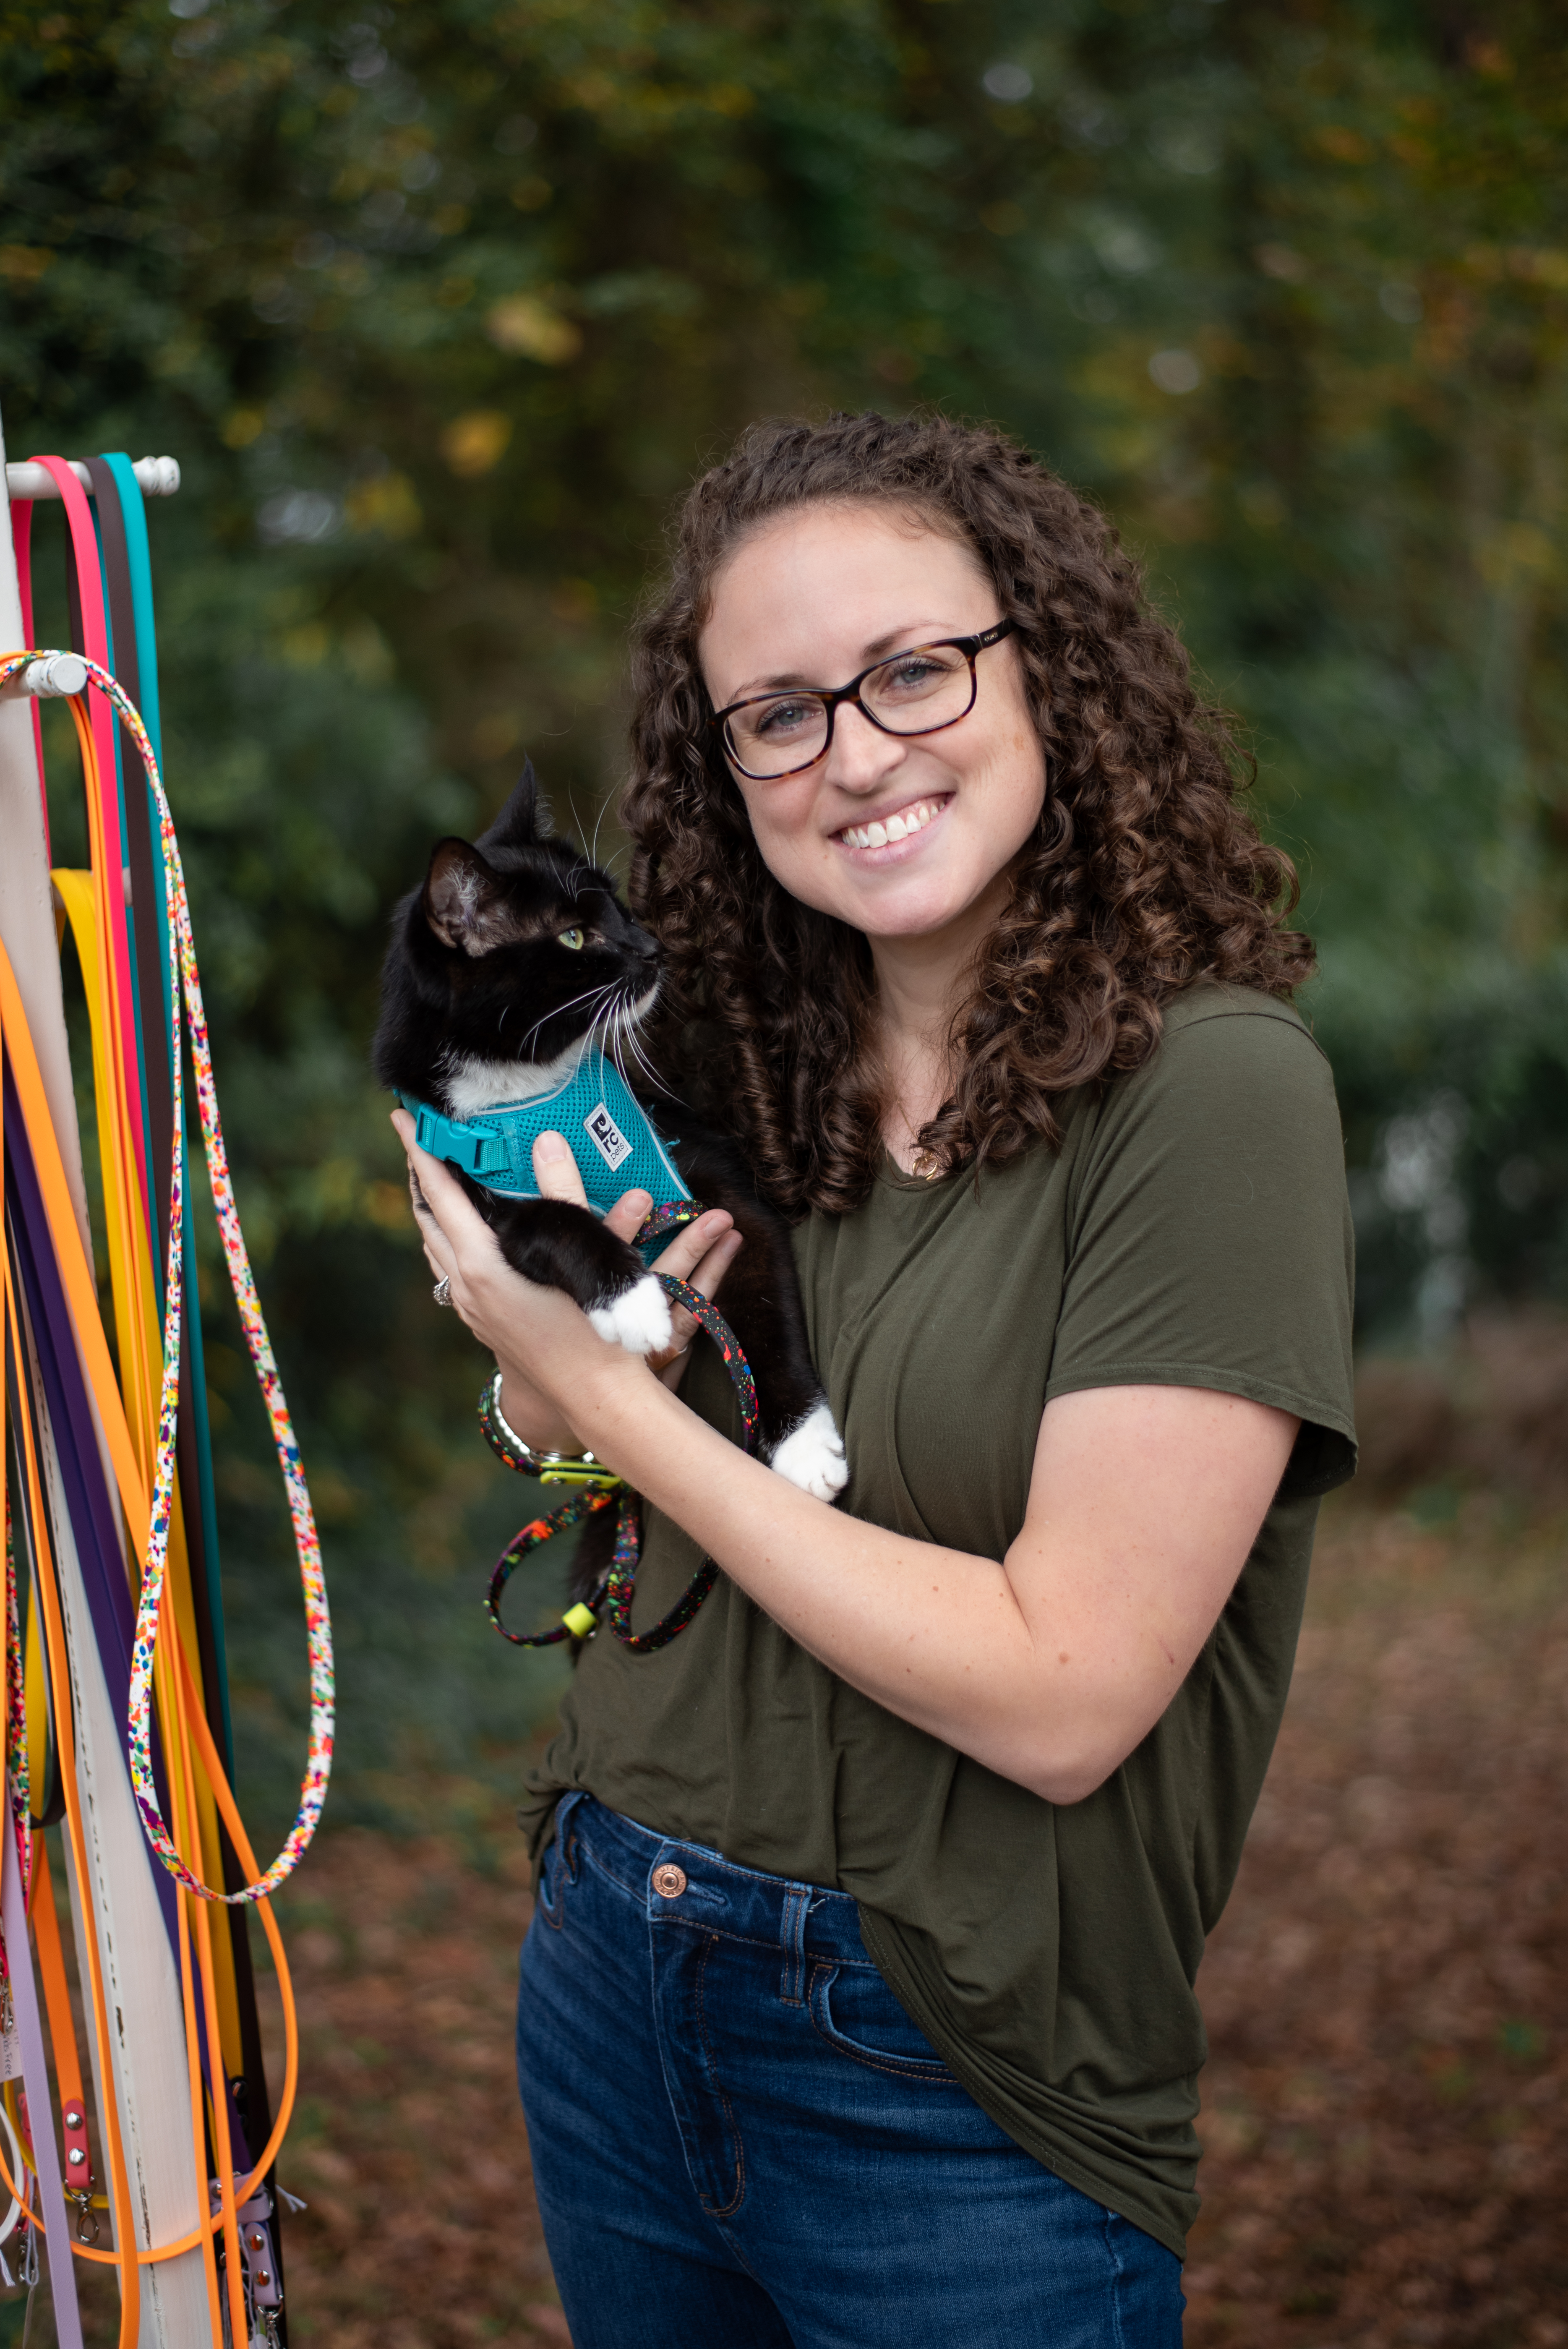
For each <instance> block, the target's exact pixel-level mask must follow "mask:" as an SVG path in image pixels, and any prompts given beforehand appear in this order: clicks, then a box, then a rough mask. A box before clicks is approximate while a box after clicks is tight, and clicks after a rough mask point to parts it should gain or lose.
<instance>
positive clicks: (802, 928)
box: [622, 413, 1313, 1215]
mask: <svg viewBox="0 0 1568 2349" xmlns="http://www.w3.org/2000/svg"><path fill="white" fill-rule="evenodd" d="M845 502H875V503H881V504H883V505H891V506H894V507H897V508H899V509H901V510H903V512H908V513H911V514H913V516H915V517H917V518H918V519H920V520H921V521H923V522H924V523H927V524H929V525H930V526H931V527H933V528H934V529H937V530H940V531H942V532H944V533H946V534H948V535H949V536H953V537H955V538H957V539H959V540H960V541H961V542H963V543H965V544H966V545H967V546H968V547H969V548H970V549H972V551H973V553H974V554H975V557H976V558H977V560H978V563H979V564H980V567H981V568H982V570H983V571H985V573H986V574H988V576H989V577H990V578H991V579H992V580H993V581H994V582H995V590H996V595H997V599H998V601H999V604H1000V606H1001V609H1002V612H1003V614H1004V615H1005V616H1006V617H1007V618H1008V619H1010V620H1011V621H1012V622H1013V623H1014V626H1015V628H1016V641H1017V644H1018V647H1019V651H1020V653H1021V656H1022V660H1023V667H1024V674H1025V678H1026V689H1027V691H1028V695H1029V698H1030V701H1031V704H1032V706H1033V709H1034V715H1035V721H1036V724H1037V727H1038V729H1039V734H1040V740H1041V742H1042V743H1043V745H1044V747H1045V752H1046V760H1047V778H1048V781H1047V792H1046V800H1045V804H1044V807H1043V808H1042V810H1041V812H1040V818H1039V822H1038V823H1037V827H1036V829H1035V831H1034V833H1033V834H1032V835H1031V837H1030V838H1029V840H1028V841H1027V842H1026V843H1025V845H1024V847H1023V848H1022V850H1021V851H1020V852H1019V854H1018V855H1017V857H1016V862H1015V864H1014V868H1013V875H1012V882H1013V886H1012V895H1011V898H1010V900H1009V901H1008V902H1007V904H1006V906H1005V908H1004V910H1003V912H1002V913H1001V914H1000V916H999V917H998V919H997V921H996V924H995V928H994V929H993V931H992V932H991V934H990V936H989V937H988V938H987V939H986V941H985V945H984V947H982V949H981V950H980V952H979V954H978V955H977V957H976V959H975V969H974V977H973V982H972V984H971V987H970V988H969V992H968V996H967V999H966V1000H965V1002H964V1003H963V1004H962V1006H961V1007H960V1008H959V1009H958V1010H957V1011H956V1013H955V1015H954V1020H953V1024H952V1029H951V1052H952V1065H953V1070H954V1081H953V1090H952V1092H951V1094H950V1095H949V1097H948V1098H947V1100H945V1101H944V1102H943V1104H942V1106H941V1108H940V1109H939V1110H938V1111H937V1113H936V1115H935V1116H934V1118H933V1119H932V1120H931V1121H930V1123H929V1124H927V1125H926V1126H925V1127H924V1128H923V1131H922V1133H920V1135H919V1137H918V1141H919V1147H920V1149H921V1150H922V1152H923V1153H924V1154H925V1155H926V1157H927V1159H928V1161H930V1162H934V1164H936V1165H937V1166H939V1167H941V1168H943V1169H945V1170H948V1171H952V1170H954V1169H956V1168H958V1167H960V1166H965V1165H973V1166H975V1168H976V1169H978V1167H980V1166H981V1165H983V1164H985V1163H987V1162H989V1163H990V1164H993V1165H1001V1164H1006V1162H1007V1161H1008V1160H1009V1159H1013V1158H1016V1157H1017V1156H1018V1154H1020V1152H1022V1151H1025V1150H1026V1149H1028V1148H1029V1146H1030V1145H1031V1143H1036V1142H1044V1143H1047V1144H1054V1143H1057V1141H1059V1139H1060V1134H1061V1123H1060V1118H1059V1113H1058V1112H1059V1108H1060V1104H1061V1102H1062V1100H1063V1097H1064V1095H1066V1094H1067V1093H1068V1092H1071V1090H1072V1089H1073V1088H1074V1087H1076V1086H1080V1085H1084V1084H1091V1083H1094V1082H1096V1081H1102V1080H1104V1079H1105V1078H1107V1077H1109V1075H1111V1074H1112V1073H1113V1072H1116V1071H1123V1070H1129V1069H1135V1068H1137V1067H1139V1066H1140V1064H1141V1063H1142V1062H1143V1061H1146V1060H1147V1059H1148V1058H1149V1056H1150V1053H1151V1052H1152V1051H1153V1050H1154V1049H1155V1046H1156V1045H1157V1043H1158V1042H1159V1040H1160V1035H1161V1006H1162V1005H1163V1004H1165V1003H1167V1002H1169V1001H1170V999H1171V997H1172V996H1173V995H1174V994H1176V992H1177V991H1178V989H1180V988H1184V987H1190V986H1191V984H1192V983H1193V981H1194V980H1196V979H1200V978H1207V979H1217V980H1226V981H1232V982H1235V983H1237V984H1240V985H1242V986H1246V987H1254V988H1263V989H1265V990H1266V991H1267V992H1269V993H1271V994H1275V995H1284V994H1287V993H1288V992H1289V990H1290V989H1291V988H1293V987H1295V986H1296V985H1298V984H1299V983H1300V982H1301V981H1302V980H1303V979H1305V978H1306V977H1307V976H1308V974H1309V973H1310V971H1311V969H1312V968H1313V951H1312V944H1311V941H1310V939H1308V938H1306V937H1305V936H1303V935H1302V934H1301V933H1300V932H1299V931H1295V930H1289V929H1286V928H1284V927H1283V926H1282V924H1283V921H1284V917H1285V916H1288V915H1289V914H1290V913H1291V912H1292V911H1293V910H1294V908H1295V903H1296V898H1297V895H1298V894H1299V893H1298V889H1297V885H1296V878H1295V869H1294V867H1293V866H1292V864H1291V862H1290V860H1289V858H1288V857H1286V856H1284V854H1282V853H1281V852H1280V851H1279V850H1278V849H1276V848H1273V847H1270V846H1269V845H1268V844H1267V843H1265V842H1264V840H1263V839H1261V838H1260V836H1259V833H1258V831H1257V828H1256V825H1255V824H1254V823H1253V820H1252V817H1251V815H1250V813H1249V812H1247V810H1246V808H1245V807H1244V805H1243V792H1245V791H1246V790H1247V789H1248V788H1249V787H1250V785H1251V783H1252V781H1253V773H1254V770H1253V761H1251V759H1250V758H1249V757H1247V756H1245V755H1244V754H1243V752H1242V750H1240V749H1239V747H1238V745H1237V741H1236V739H1235V734H1234V731H1233V720H1232V719H1230V718H1229V717H1228V716H1227V714H1226V713H1225V712H1224V711H1223V710H1222V709H1215V708H1213V707H1211V706H1209V705H1207V704H1206V703H1204V702H1202V701H1201V700H1200V699H1199V698H1198V695H1197V694H1196V693H1195V691H1194V690H1193V687H1192V682H1191V665H1190V663H1189V660H1188V657H1187V654H1186V652H1185V650H1184V649H1183V647H1182V646H1181V642H1180V640H1179V639H1178V637H1177V636H1176V635H1175V633H1174V632H1173V630H1172V629H1171V628H1170V627H1169V626H1166V624H1165V622H1164V621H1163V620H1161V619H1160V618H1159V617H1158V616H1156V615H1155V614H1154V613H1153V612H1152V611H1150V608H1149V605H1148V604H1147V602H1146V600H1145V596H1144V592H1143V582H1142V577H1141V574H1140V570H1139V567H1138V565H1137V564H1136V563H1134V562H1133V560H1132V559H1131V557H1130V555H1129V554H1127V553H1126V552H1125V551H1124V549H1123V548H1122V546H1121V543H1120V541H1119V537H1118V534H1117V533H1116V531H1115V530H1114V529H1113V528H1112V526H1111V525H1110V523H1108V522H1107V520H1106V518H1105V516H1104V515H1103V514H1101V513H1100V512H1098V511H1097V509H1096V508H1095V507H1093V506H1092V505H1090V504H1088V502H1086V501H1085V500H1084V499H1083V498H1081V497H1079V496H1078V493H1077V492H1075V491H1073V490H1071V489H1069V488H1068V485H1067V483H1066V482H1065V481H1060V480H1058V479H1057V476H1056V475H1055V474H1053V473H1051V472H1050V471H1047V468H1046V467H1045V466H1044V465H1042V464H1040V463H1038V462H1037V460H1035V459H1034V458H1033V457H1031V456H1030V455H1029V453H1028V451H1027V450H1025V449H1023V448H1020V447H1019V446H1018V445H1017V443H1016V442H1015V441H1012V440H1008V439H1006V437H1005V436H1004V435H1003V434H1001V433H999V432H995V431H993V430H989V429H984V428H975V427H968V426H964V425H960V424H955V423H953V422H950V421H949V420H948V419H945V418H944V417H941V416H923V417H910V418H904V419H887V418H885V417H882V416H878V415H875V414H872V413H868V414H864V415H860V416H849V415H836V416H832V417H830V418H829V419H827V421H826V422H825V423H821V424H808V423H796V422H788V423H769V424H758V425H754V426H753V427H752V428H751V429H749V430H748V432H747V433H746V434H745V435H744V436H743V438H742V439H741V440H740V442H739V443H738V447H737V448H736V450H735V451H734V453H733V454H732V455H731V456H730V457H729V458H728V459H727V460H726V462H725V463H723V464H722V465H717V466H715V467H714V468H713V469H712V470H711V471H708V472H707V473H705V474H704V475H703V476H702V478H701V480H700V481H697V483H696V486H695V487H694V488H693V489H692V491H691V492H690V493H689V494H688V496H687V497H686V502H685V503H684V505H683V506H682V508H681V510H680V514H679V519H678V525H677V530H676V540H675V545H674V550H673V560H672V564H671V570H670V575H669V578H668V580H667V582H666V584H665V587H664V589H663V591H662V592H661V593H660V594H659V595H658V596H657V597H656V599H655V601H654V602H653V604H652V605H650V606H649V608H648V609H647V610H646V611H645V614H644V616H643V617H642V619H641V621H640V624H639V626H638V629H637V632H636V639H635V645H634V655H633V684H634V715H633V720H632V771H631V776H630V780H629V781H628V783H627V785H626V789H625V792H624V796H623V800H622V820H623V822H624V824H625V827H626V830H627V832H628V833H629V835H630V837H631V840H632V843H633V862H632V871H631V888H630V895H631V899H632V904H633V905H634V909H635V910H636V912H637V913H638V914H639V916H641V917H642V918H643V919H644V920H645V922H646V923H647V924H648V926H649V927H650V928H651V929H652V930H653V931H654V933H655V936H657V938H658V939H659V941H660V944H661V946H662V947H663V949H664V955H665V985H664V988H663V991H662V995H661V1004H660V1012H659V1028H658V1032H657V1037H656V1042H657V1046H658V1049H659V1051H660V1055H661V1057H662V1059H663V1061H664V1062H665V1066H666V1067H667V1068H669V1069H671V1070H672V1071H675V1072H676V1074H677V1075H678V1078H679V1081H681V1083H682V1085H683V1087H684V1088H685V1089H686V1091H687V1092H690V1093H692V1094H694V1095H695V1096H696V1099H697V1100H698V1101H699V1102H701V1103H702V1105H703V1106H704V1107H705V1108H707V1110H708V1111H709V1112H710V1113H712V1114H715V1115H716V1116H717V1117H719V1118H720V1119H721V1120H722V1122H723V1123H726V1124H727V1126H728V1127H729V1128H730V1129H731V1130H732V1131H733V1132H735V1133H738V1136H739V1138H740V1140H741V1141H742V1143H744V1145H745V1147H746V1150H747V1153H748V1157H749V1159H750V1161H751V1163H752V1164H753V1166H754V1168H755V1170H756V1173H757V1175H758V1181H759V1182H760V1184H761V1185H762V1187H763V1188H764V1189H765V1191H766V1192H767V1193H768V1195H769V1196H770V1197H771V1198H772V1199H774V1200H775V1201H776V1202H777V1204H778V1205H779V1206H780V1207H782V1208H783V1209H784V1210H785V1211H786V1212H787V1213H789V1214H793V1215H799V1214H801V1213H803V1212H805V1211H806V1210H808V1209H810V1208H818V1209H820V1210H821V1211H822V1212H823V1213H824V1214H827V1215H842V1214H846V1213H848V1212H849V1211H850V1210H851V1209H852V1208H854V1207H856V1206H859V1205H860V1203H861V1201H862V1200H863V1199H864V1198H865V1197H866V1195H867V1194H868V1192H869V1190H870V1188H871V1185H872V1181H873V1179H874V1177H875V1174H876V1170H877V1167H878V1165H879V1164H880V1163H881V1154H882V1110H883V1080H882V1064H881V1058H880V1054H879V1051H878V1046H877V1033H876V1024H877V1023H876V1001H877V998H876V983H875V978H874V974H873V971H872V959H871V954H870V949H869V947H868V945H867V942H866V940H865V938H864V937H863V936H862V935H861V933H860V932H859V931H858V930H855V929H852V928H851V927H850V926H848V925H847V924H845V923H842V922H840V921H837V920H835V919H834V918H833V917H832V916H830V915H826V914H822V913H819V912H817V911H816V910H814V909H813V908H812V907H810V906H808V905H801V904H799V902H798V901H797V900H796V899H795V898H793V897H791V896H790V895H789V894H788V893H787V892H786V891H785V890H784V889H782V888H781V887H780V886H779V883H778V882H777V881H775V880H774V878H773V876H772V874H770V873H769V870H768V868H767V866H766V865H765V864H763V862H762V859H761V856H760V855H759V854H758V849H757V844H756V842H755V840H754V839H753V837H752V833H751V826H750V823H749V822H748V816H747V812H746V807H745V802H743V800H742V798H741V795H740V792H739V791H738V788H737V786H736V784H735V781H734V780H733V778H732V777H731V775H730V773H729V771H728V769H727V766H726V764H725V761H724V758H723V755H722V751H721V750H720V749H719V746H718V744H717V741H716V740H715V737H714V733H713V730H712V729H711V728H710V727H708V725H707V719H709V718H710V717H711V716H712V714H713V705H712V703H711V702H710V700H709V698H708V696H707V688H706V687H705V685H704V683H703V678H702V672H701V669H700V667H699V666H698V661H697V639H698V636H699V634H700V632H701V629H702V627H703V626H704V624H705V622H706V620H707V614H708V609H709V605H710V602H711V598H712V595H713V589H714V583H715V579H716V576H717V573H718V572H719V570H720V569H721V568H722V566H723V565H724V564H725V563H726V562H727V560H728V558H729V557H730V556H731V555H732V554H734V553H735V552H736V550H737V548H738V546H739V545H740V544H741V543H742V542H743V541H744V540H745V539H747V538H748V537H749V536H750V535H751V533H754V532H755V531H756V530H757V529H758V527H759V526H760V525H761V524H762V523H765V522H767V521H768V520H769V519H770V518H771V517H773V516H774V515H777V514H779V513H782V512H788V511H790V510H792V509H794V508H796V507H800V506H805V505H812V504H823V503H832V504H839V503H845Z"/></svg>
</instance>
